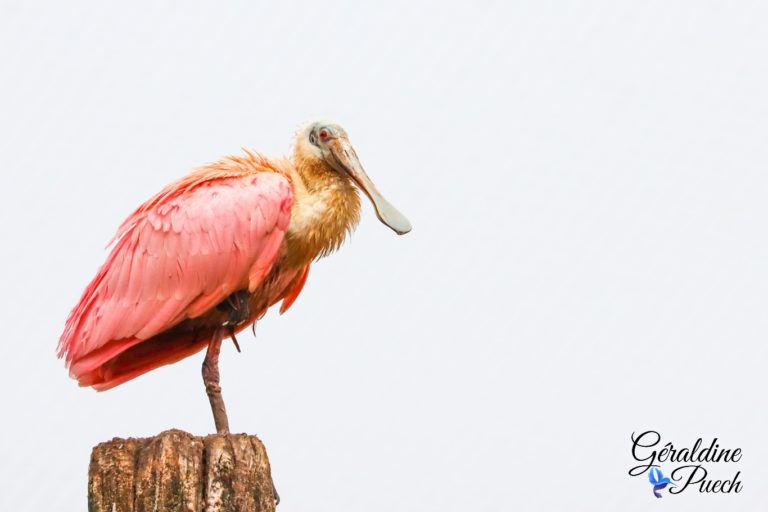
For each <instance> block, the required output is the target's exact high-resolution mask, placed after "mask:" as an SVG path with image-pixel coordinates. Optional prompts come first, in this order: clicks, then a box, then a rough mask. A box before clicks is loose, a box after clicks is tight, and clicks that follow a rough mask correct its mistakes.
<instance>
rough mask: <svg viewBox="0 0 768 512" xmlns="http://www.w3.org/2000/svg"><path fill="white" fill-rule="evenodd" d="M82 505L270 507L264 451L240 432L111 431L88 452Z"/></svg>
mask: <svg viewBox="0 0 768 512" xmlns="http://www.w3.org/2000/svg"><path fill="white" fill-rule="evenodd" d="M88 510H89V512H176V511H178V512H182V511H183V512H235V511H237V512H245V511H248V512H274V510H275V490H274V486H273V485H272V475H271V471H270V467H269V459H268V458H267V451H266V449H265V448H264V445H263V444H262V443H261V441H260V440H259V439H258V438H257V437H256V436H249V435H246V434H215V435H210V436H207V437H195V436H193V435H191V434H188V433H186V432H182V431H180V430H168V431H166V432H163V433H161V434H160V435H158V436H155V437H150V438H147V439H132V438H131V439H119V438H115V439H113V440H112V441H108V442H106V443H101V444H99V445H98V446H96V447H95V448H94V449H93V452H92V453H91V464H90V466H89V468H88Z"/></svg>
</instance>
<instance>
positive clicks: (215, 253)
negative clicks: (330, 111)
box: [59, 153, 303, 389]
mask: <svg viewBox="0 0 768 512" xmlns="http://www.w3.org/2000/svg"><path fill="white" fill-rule="evenodd" d="M278 167H279V163H275V162H271V161H268V160H266V159H265V158H263V157H261V156H260V155H255V154H250V153H249V154H248V156H247V157H244V158H230V159H227V160H224V161H222V162H219V163H217V164H212V165H209V166H206V167H203V168H201V169H199V170H198V171H196V172H193V173H192V174H190V175H189V176H187V177H185V178H183V179H181V180H179V181H177V182H175V183H173V184H171V185H170V186H168V187H166V188H165V189H164V190H162V191H161V192H160V193H159V194H157V195H156V196H155V197H153V198H151V199H150V200H149V201H147V202H146V203H144V204H143V205H142V206H141V207H139V208H138V209H137V210H136V211H135V212H134V213H133V214H131V215H130V216H129V217H128V219H126V221H125V222H124V223H123V224H122V226H121V227H120V229H119V230H118V233H117V235H116V237H115V240H114V246H113V248H112V251H111V253H110V255H109V257H108V258H107V261H106V263H105V264H104V265H103V266H102V267H101V269H100V270H99V272H98V274H97V275H96V277H95V278H94V279H93V281H91V283H90V284H89V285H88V287H87V288H86V290H85V292H84V293H83V295H82V297H81V298H80V301H79V303H78V305H77V306H76V307H75V308H74V309H73V311H72V313H71V314H70V316H69V318H68V319H67V323H66V327H65V330H64V333H63V335H62V336H61V339H60V342H59V355H60V356H65V357H66V362H67V365H68V366H69V368H70V373H71V375H72V376H73V377H74V378H76V379H77V380H78V381H79V382H80V384H81V385H92V386H94V387H95V388H97V389H108V388H110V387H113V386H115V385H117V384H120V383H121V382H124V381H125V380H128V379H130V378H133V377H136V376H137V375H140V374H141V373H144V372H146V371H148V370H150V369H152V368H155V367H157V366H159V365H161V364H168V363H170V362H174V361H176V360H178V359H181V358H182V357H186V356H187V355H190V354H191V353H194V352H197V351H198V350H201V349H202V348H205V347H206V346H207V343H208V337H209V336H205V334H207V333H206V330H205V329H202V333H203V336H201V335H200V331H201V330H200V329H199V328H198V329H192V328H191V327H192V326H196V325H197V324H194V323H193V321H194V319H196V318H200V317H201V316H203V315H205V314H206V313H207V312H209V310H211V308H214V307H215V306H216V305H217V304H219V303H220V302H221V301H223V300H224V299H226V298H227V297H228V296H229V295H230V294H232V293H234V292H236V291H237V290H240V289H247V290H249V291H250V292H253V291H254V290H256V289H257V288H258V287H259V286H260V285H261V284H262V283H263V281H264V279H265V277H266V276H267V274H268V273H269V272H270V270H271V269H272V267H273V265H274V263H275V260H276V259H277V255H278V251H279V249H280V247H281V244H282V242H283V238H284V236H285V233H286V231H287V230H288V224H289V221H290V211H291V205H292V202H293V192H292V188H291V185H290V182H289V181H288V179H287V178H286V177H285V176H284V175H283V174H281V173H279V172H276V171H277V170H279V169H278ZM288 274H289V275H285V276H282V277H283V278H282V279H279V281H281V282H282V284H283V288H285V287H287V286H288V285H290V283H291V282H292V281H293V280H294V278H295V277H296V272H288ZM302 284H303V282H302ZM277 288H279V287H277ZM272 291H273V295H277V296H274V297H268V299H267V300H266V302H267V303H272V302H274V301H276V300H279V298H280V297H279V295H281V293H283V292H285V291H286V290H283V289H280V290H276V292H277V293H274V292H275V287H273V290H272ZM296 294H298V291H297V292H296ZM293 299H295V297H293V298H292V299H291V300H293ZM268 305H270V304H268ZM268 305H267V307H268ZM260 313H262V314H263V312H260ZM182 322H187V323H189V324H190V328H189V329H187V330H184V329H177V330H176V331H174V330H173V329H172V328H173V327H175V326H179V325H180V324H181V323H182ZM203 325H205V324H204V322H203ZM194 338H197V339H194ZM142 344H146V345H147V346H146V347H140V349H136V348H134V347H137V346H139V345H142ZM125 355H131V356H132V357H130V358H126V357H125ZM121 356H123V357H122V358H121Z"/></svg>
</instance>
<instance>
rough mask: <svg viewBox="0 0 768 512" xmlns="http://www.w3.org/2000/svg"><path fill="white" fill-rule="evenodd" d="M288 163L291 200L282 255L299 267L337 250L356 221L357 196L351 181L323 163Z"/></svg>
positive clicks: (357, 210)
mask: <svg viewBox="0 0 768 512" xmlns="http://www.w3.org/2000/svg"><path fill="white" fill-rule="evenodd" d="M292 163H293V168H294V173H293V174H294V176H293V179H292V181H293V189H294V199H293V207H292V210H291V224H290V227H289V229H288V233H287V237H286V245H287V247H286V248H287V254H286V256H287V258H288V260H289V263H290V264H292V265H294V266H297V267H299V266H303V265H306V264H307V263H309V262H311V261H312V260H314V259H316V258H320V257H322V256H325V255H327V254H329V253H331V252H333V251H335V250H336V249H338V248H339V246H340V245H341V244H342V243H343V242H344V239H345V238H346V236H347V235H348V234H349V233H351V232H352V230H354V228H355V226H356V225H357V223H358V221H359V219H360V197H359V195H358V193H357V190H356V189H355V187H354V185H353V184H352V180H351V179H349V178H348V177H347V176H344V175H342V174H340V173H338V172H337V171H335V170H334V169H332V168H331V167H330V166H328V165H327V164H326V163H325V162H322V161H320V162H317V161H315V162H307V161H302V160H297V159H294V161H293V162H292Z"/></svg>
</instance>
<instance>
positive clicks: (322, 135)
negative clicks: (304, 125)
mask: <svg viewBox="0 0 768 512" xmlns="http://www.w3.org/2000/svg"><path fill="white" fill-rule="evenodd" d="M318 135H319V136H320V139H321V140H325V139H327V138H328V130H326V129H325V128H323V129H322V130H320V133H318Z"/></svg>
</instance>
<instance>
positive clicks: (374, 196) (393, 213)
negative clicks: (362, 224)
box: [328, 138, 411, 235]
mask: <svg viewBox="0 0 768 512" xmlns="http://www.w3.org/2000/svg"><path fill="white" fill-rule="evenodd" d="M329 146H330V148H331V154H332V155H333V158H334V160H335V161H334V162H328V163H329V164H331V165H332V166H334V167H341V169H340V170H342V171H345V172H347V173H348V174H349V175H350V176H351V177H352V179H353V180H355V183H357V185H358V186H359V187H360V188H361V189H362V190H363V192H364V193H365V195H367V196H368V199H370V200H371V203H373V208H374V209H375V210H376V216H377V217H378V218H379V220H380V221H381V222H382V223H384V224H386V225H387V226H389V227H390V228H391V229H392V231H394V232H395V233H397V234H398V235H404V234H406V233H408V232H409V231H410V230H411V223H410V222H409V221H408V219H407V218H405V215H403V214H402V213H400V212H399V211H398V209H397V208H395V207H394V206H392V204H391V203H390V202H389V201H387V200H386V199H385V198H384V196H382V195H381V193H380V192H379V191H378V189H377V188H376V185H374V184H373V182H372V181H371V178H369V177H368V175H367V174H366V173H365V170H364V169H363V166H362V164H361V163H360V160H359V159H358V158H357V153H356V152H355V149H354V148H353V147H352V144H350V143H349V141H348V140H346V139H343V138H337V139H335V140H333V141H332V142H331V143H330V144H329Z"/></svg>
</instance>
